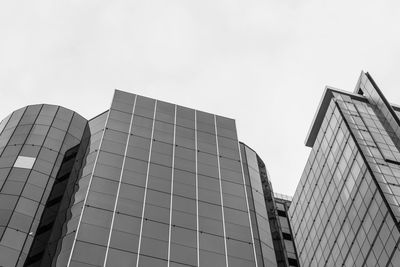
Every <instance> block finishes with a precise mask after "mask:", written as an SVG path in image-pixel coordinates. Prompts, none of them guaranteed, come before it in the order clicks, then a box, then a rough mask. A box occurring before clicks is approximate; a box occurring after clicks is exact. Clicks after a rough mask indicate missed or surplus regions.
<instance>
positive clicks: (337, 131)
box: [289, 73, 400, 266]
mask: <svg viewBox="0 0 400 267" xmlns="http://www.w3.org/2000/svg"><path fill="white" fill-rule="evenodd" d="M399 114H400V108H399V107H397V106H395V105H391V104H389V102H388V101H387V100H386V98H385V97H384V95H383V94H382V92H381V91H380V89H379V88H378V86H377V85H376V84H375V82H374V81H373V79H372V78H371V76H370V75H369V74H368V73H361V76H360V78H359V81H358V83H357V86H356V88H355V91H354V93H348V92H344V91H340V90H337V89H335V88H331V87H327V88H326V90H325V93H324V96H323V98H322V100H321V103H320V106H319V108H318V111H317V114H316V116H315V118H314V122H313V124H312V126H311V129H310V132H309V135H308V137H307V139H306V145H307V146H309V147H312V151H311V153H310V156H309V159H308V161H307V164H306V166H305V169H304V172H303V175H302V177H301V180H300V183H299V185H298V187H297V190H296V193H295V195H294V197H293V202H292V204H291V206H290V209H289V214H290V216H289V217H290V221H291V224H292V229H293V234H294V240H295V243H296V247H297V252H298V256H299V260H300V263H301V265H302V266H398V264H399V260H400V250H399V248H398V245H399V241H400V239H399V238H400V232H399V218H400V205H399V203H400V202H399V201H400V153H399V151H400V150H399V148H400V146H399V144H400V143H399V137H400V135H399V134H400V128H399V125H400V124H399V122H400V121H399V117H398V115H399Z"/></svg>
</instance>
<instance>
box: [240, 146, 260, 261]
mask: <svg viewBox="0 0 400 267" xmlns="http://www.w3.org/2000/svg"><path fill="white" fill-rule="evenodd" d="M237 145H238V150H239V158H240V166H241V170H242V177H243V188H244V194H245V197H246V207H247V212H248V215H249V225H250V232H251V242H252V246H253V251H254V262H255V264H256V267H258V262H257V253H256V244H255V242H254V232H253V224H252V221H251V216H250V207H249V199H248V197H247V188H246V186H247V185H246V180H245V178H244V170H243V159H242V153H241V151H240V145H239V141H238V142H237Z"/></svg>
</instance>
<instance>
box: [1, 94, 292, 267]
mask: <svg viewBox="0 0 400 267" xmlns="http://www.w3.org/2000/svg"><path fill="white" fill-rule="evenodd" d="M0 134H1V135H0V153H1V158H0V186H1V187H0V188H1V191H0V198H1V199H0V215H1V216H0V223H1V224H0V237H1V241H0V266H32V267H33V266H35V267H36V266H71V267H72V266H80V267H83V266H86V267H89V266H92V267H93V266H113V267H114V266H176V267H178V266H181V267H182V266H216V267H219V266H240V267H244V266H256V267H261V266H279V267H280V266H298V265H291V264H290V259H289V261H288V259H287V257H288V255H289V254H290V252H289V251H288V252H287V253H286V250H285V244H284V240H283V234H282V233H280V232H279V231H280V230H281V229H283V228H285V227H286V226H287V225H286V224H282V227H281V226H280V224H279V218H278V213H277V209H276V207H275V202H274V198H273V191H272V186H271V183H270V181H269V178H268V175H267V171H266V168H265V165H264V163H263V162H262V160H261V159H260V158H259V157H258V156H257V154H256V153H255V152H254V151H253V150H251V149H250V148H249V147H247V146H246V145H244V144H242V143H239V142H238V138H237V133H236V125H235V121H234V120H232V119H228V118H225V117H221V116H217V115H213V114H209V113H205V112H201V111H197V110H194V109H189V108H185V107H182V106H178V105H174V104H170V103H166V102H162V101H159V100H155V99H150V98H147V97H143V96H138V95H134V94H130V93H126V92H122V91H119V90H116V91H115V93H114V98H113V100H112V103H111V107H110V109H109V110H107V111H106V112H104V113H101V114H99V115H98V116H96V117H95V118H93V119H91V120H90V121H86V120H85V119H84V118H82V117H81V116H79V115H78V114H76V113H74V112H72V111H69V110H66V109H64V108H62V107H56V106H50V105H36V106H28V107H26V108H23V109H20V110H17V111H15V112H14V113H13V114H11V115H10V116H8V117H7V118H6V119H4V120H3V121H2V122H1V123H0ZM270 222H271V223H270ZM278 247H279V249H277V248H278ZM285 253H286V254H285ZM285 257H286V258H285ZM277 259H280V260H277Z"/></svg>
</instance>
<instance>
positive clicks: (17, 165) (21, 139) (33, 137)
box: [0, 105, 88, 266]
mask: <svg viewBox="0 0 400 267" xmlns="http://www.w3.org/2000/svg"><path fill="white" fill-rule="evenodd" d="M86 125H87V121H86V120H85V119H84V118H83V117H81V116H80V115H78V114H77V113H74V112H72V111H70V110H67V109H65V108H62V107H58V106H53V105H32V106H27V107H24V108H21V109H19V110H16V111H14V112H13V113H12V114H10V115H9V116H8V117H7V118H6V119H4V120H3V121H2V122H1V123H0V133H1V134H0V266H22V265H23V264H24V263H25V259H26V258H27V256H28V253H35V251H34V249H38V251H37V252H41V249H43V246H44V245H43V244H40V245H38V246H35V247H34V248H32V247H31V246H32V243H33V242H34V240H35V239H36V238H37V237H38V236H40V233H41V232H46V231H47V230H48V229H46V231H45V230H44V228H38V227H39V226H41V224H42V223H43V221H44V220H46V219H48V223H49V224H48V225H47V226H48V227H47V228H49V227H50V228H51V224H50V223H51V222H54V221H52V220H53V219H54V217H55V216H53V215H55V214H52V215H51V216H49V217H46V218H42V215H43V214H44V212H47V211H48V210H49V209H48V208H49V207H50V204H49V203H48V198H49V195H50V194H51V192H52V188H53V185H54V184H55V183H56V177H57V174H58V172H59V170H60V166H61V164H62V162H63V159H64V154H65V153H66V152H67V151H68V150H69V149H71V148H73V147H75V146H77V145H79V144H80V143H81V139H82V138H83V135H84V131H85V127H86ZM87 134H88V131H87ZM18 158H19V159H20V160H18V161H17V159H18ZM21 159H25V161H24V162H21ZM26 159H34V160H30V165H28V164H27V162H26ZM54 204H59V202H57V203H54ZM57 207H58V206H57ZM53 208H54V207H53ZM53 213H54V212H53ZM46 214H49V213H46ZM45 239H46V238H45ZM34 244H35V245H36V244H38V243H34ZM49 246H50V244H49Z"/></svg>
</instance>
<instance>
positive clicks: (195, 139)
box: [194, 110, 200, 266]
mask: <svg viewBox="0 0 400 267" xmlns="http://www.w3.org/2000/svg"><path fill="white" fill-rule="evenodd" d="M194 145H195V151H194V153H195V162H196V238H197V266H200V231H199V228H200V227H199V174H198V173H199V170H198V163H197V153H198V148H197V147H198V146H197V111H196V110H195V111H194Z"/></svg>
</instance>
